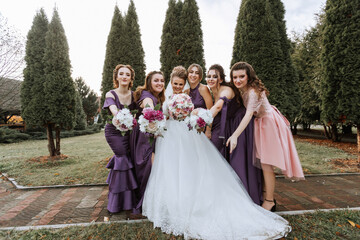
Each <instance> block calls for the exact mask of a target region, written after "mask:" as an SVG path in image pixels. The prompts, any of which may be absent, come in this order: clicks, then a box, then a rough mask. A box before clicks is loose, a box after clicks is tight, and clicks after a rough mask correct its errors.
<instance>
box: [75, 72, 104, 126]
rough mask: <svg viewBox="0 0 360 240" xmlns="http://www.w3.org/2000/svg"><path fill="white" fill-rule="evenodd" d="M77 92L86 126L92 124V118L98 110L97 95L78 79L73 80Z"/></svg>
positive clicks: (80, 78)
mask: <svg viewBox="0 0 360 240" xmlns="http://www.w3.org/2000/svg"><path fill="white" fill-rule="evenodd" d="M75 83H76V88H77V91H78V92H79V94H80V97H81V102H82V107H83V109H84V112H85V115H86V122H87V124H88V125H91V124H93V122H94V116H95V114H96V112H97V110H98V107H99V106H98V103H97V95H96V93H95V92H94V91H93V90H91V89H90V87H89V86H87V85H86V84H85V82H84V80H83V79H82V77H78V78H76V79H75Z"/></svg>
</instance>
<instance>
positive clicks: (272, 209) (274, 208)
mask: <svg viewBox="0 0 360 240" xmlns="http://www.w3.org/2000/svg"><path fill="white" fill-rule="evenodd" d="M264 200H265V201H267V202H273V203H274V206H272V208H271V209H270V211H271V212H275V211H276V200H275V199H274V200H267V199H266V198H265V199H264Z"/></svg>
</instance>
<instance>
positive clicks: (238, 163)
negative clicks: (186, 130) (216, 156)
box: [211, 97, 262, 205]
mask: <svg viewBox="0 0 360 240" xmlns="http://www.w3.org/2000/svg"><path fill="white" fill-rule="evenodd" d="M221 99H222V100H224V105H223V108H222V110H221V113H220V115H219V114H218V115H217V116H219V117H217V116H216V117H217V118H216V117H215V119H214V121H216V122H215V124H213V128H214V125H215V129H214V130H213V131H212V133H211V135H212V136H211V137H212V139H211V140H212V142H213V143H214V145H215V146H216V147H217V148H218V150H219V152H220V153H221V154H222V155H223V156H224V157H225V158H226V160H228V162H229V163H230V165H231V166H232V168H233V169H234V171H235V172H236V173H237V175H238V176H239V178H240V179H241V181H242V182H243V184H244V186H245V188H246V190H247V191H248V193H249V195H250V197H251V198H252V200H253V201H254V202H255V203H256V204H259V205H260V204H261V201H262V173H261V169H259V168H257V167H255V166H254V158H255V151H254V118H252V119H251V120H250V122H249V124H248V126H247V127H246V128H245V130H244V131H243V132H242V133H241V135H240V136H239V137H238V140H237V146H236V148H235V149H234V150H233V152H232V153H231V154H230V152H229V148H227V147H226V146H225V143H226V140H227V139H228V138H229V137H230V136H231V135H232V134H233V133H234V132H235V130H236V129H237V127H238V126H239V124H240V122H241V120H242V119H243V117H244V116H245V113H246V109H245V107H244V106H242V105H240V104H239V103H238V102H237V101H236V98H233V99H230V100H229V99H227V98H226V97H222V98H221Z"/></svg>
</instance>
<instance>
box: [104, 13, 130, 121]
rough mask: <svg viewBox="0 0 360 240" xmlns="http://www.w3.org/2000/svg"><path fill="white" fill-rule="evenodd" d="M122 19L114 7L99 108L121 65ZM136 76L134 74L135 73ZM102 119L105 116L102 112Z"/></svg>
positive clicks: (122, 45) (112, 85) (122, 43)
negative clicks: (116, 68)
mask: <svg viewBox="0 0 360 240" xmlns="http://www.w3.org/2000/svg"><path fill="white" fill-rule="evenodd" d="M123 38H124V19H123V17H122V15H121V13H120V10H119V8H118V6H115V9H114V15H113V18H112V21H111V28H110V33H109V35H108V39H107V43H106V55H105V61H104V68H103V73H102V82H101V102H100V106H102V105H103V104H104V101H105V94H106V93H107V92H108V91H110V90H111V89H113V88H114V84H113V71H114V69H115V67H116V65H118V64H119V63H123V55H122V52H124V39H123ZM135 74H136V73H135ZM101 114H102V115H103V119H106V118H105V115H106V114H107V112H106V111H104V110H102V111H101Z"/></svg>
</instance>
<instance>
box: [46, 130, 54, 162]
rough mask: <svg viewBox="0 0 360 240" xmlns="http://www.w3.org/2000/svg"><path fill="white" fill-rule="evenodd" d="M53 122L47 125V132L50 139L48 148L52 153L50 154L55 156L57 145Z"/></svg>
mask: <svg viewBox="0 0 360 240" xmlns="http://www.w3.org/2000/svg"><path fill="white" fill-rule="evenodd" d="M52 130H53V129H52V124H48V125H47V126H46V132H47V139H48V150H49V153H50V156H51V157H53V156H55V145H54V137H53V132H52Z"/></svg>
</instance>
